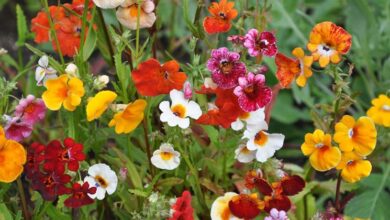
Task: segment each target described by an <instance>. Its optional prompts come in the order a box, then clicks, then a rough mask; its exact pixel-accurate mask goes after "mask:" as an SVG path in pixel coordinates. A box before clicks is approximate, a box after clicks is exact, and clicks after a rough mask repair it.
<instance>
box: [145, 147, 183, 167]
mask: <svg viewBox="0 0 390 220" xmlns="http://www.w3.org/2000/svg"><path fill="white" fill-rule="evenodd" d="M151 161H152V164H153V165H154V166H155V167H157V168H159V169H163V170H174V169H176V168H177V167H178V166H179V165H180V153H179V152H177V151H175V150H174V149H173V146H172V145H171V144H168V143H164V144H161V146H160V149H158V150H156V151H154V152H153V156H152V158H151Z"/></svg>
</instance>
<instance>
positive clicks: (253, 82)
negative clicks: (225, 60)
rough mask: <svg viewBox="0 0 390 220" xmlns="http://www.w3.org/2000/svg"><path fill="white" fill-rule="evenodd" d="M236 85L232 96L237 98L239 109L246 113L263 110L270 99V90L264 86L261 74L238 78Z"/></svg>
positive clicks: (249, 74) (250, 74) (263, 78)
mask: <svg viewBox="0 0 390 220" xmlns="http://www.w3.org/2000/svg"><path fill="white" fill-rule="evenodd" d="M238 84H239V85H238V86H237V87H236V88H235V89H234V94H235V95H236V96H237V97H238V103H239V105H240V107H241V109H242V110H244V111H246V112H252V111H256V110H257V109H259V108H263V107H264V106H265V105H267V104H268V103H269V102H270V101H271V99H272V90H271V88H269V87H267V86H266V85H265V77H264V75H262V74H258V75H255V74H253V73H248V75H247V76H246V77H240V78H238Z"/></svg>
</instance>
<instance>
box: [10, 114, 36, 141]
mask: <svg viewBox="0 0 390 220" xmlns="http://www.w3.org/2000/svg"><path fill="white" fill-rule="evenodd" d="M32 129H33V128H32V125H31V124H30V123H26V122H25V121H22V120H21V118H20V117H13V118H11V119H10V120H8V122H7V124H6V125H5V127H4V130H5V136H6V137H7V138H8V139H11V140H15V141H18V142H19V141H21V140H23V139H25V138H27V137H28V136H30V135H31V132H32Z"/></svg>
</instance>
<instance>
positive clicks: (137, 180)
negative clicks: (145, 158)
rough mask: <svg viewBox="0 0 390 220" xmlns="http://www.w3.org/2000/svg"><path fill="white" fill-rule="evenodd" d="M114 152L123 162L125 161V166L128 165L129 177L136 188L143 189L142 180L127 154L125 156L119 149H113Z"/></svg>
mask: <svg viewBox="0 0 390 220" xmlns="http://www.w3.org/2000/svg"><path fill="white" fill-rule="evenodd" d="M113 151H114V152H115V153H116V154H117V155H118V157H119V158H120V159H121V160H122V161H124V164H126V168H127V171H128V176H129V177H130V179H131V181H132V183H133V185H134V187H135V188H137V189H142V188H143V186H142V179H141V177H140V175H139V173H138V171H137V168H136V166H135V164H134V163H133V162H132V161H131V160H129V158H128V157H127V156H126V155H125V154H123V153H122V151H120V150H119V149H118V148H113Z"/></svg>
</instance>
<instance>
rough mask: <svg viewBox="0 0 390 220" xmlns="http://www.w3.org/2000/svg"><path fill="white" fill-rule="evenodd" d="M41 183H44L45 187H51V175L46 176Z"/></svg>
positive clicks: (52, 183)
mask: <svg viewBox="0 0 390 220" xmlns="http://www.w3.org/2000/svg"><path fill="white" fill-rule="evenodd" d="M43 184H45V186H46V187H51V186H52V185H54V180H53V177H51V176H49V177H47V178H46V179H45V180H44V181H43Z"/></svg>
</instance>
